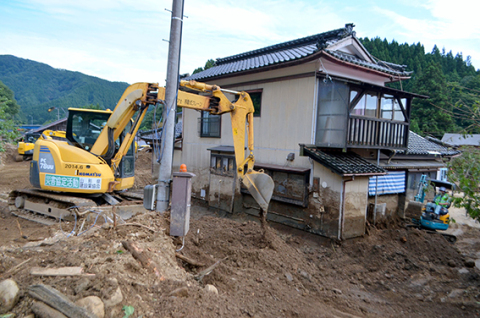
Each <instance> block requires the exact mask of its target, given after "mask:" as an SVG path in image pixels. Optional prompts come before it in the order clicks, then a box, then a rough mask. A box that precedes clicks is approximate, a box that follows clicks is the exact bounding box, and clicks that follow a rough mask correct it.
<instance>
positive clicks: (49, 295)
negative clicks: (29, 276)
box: [28, 284, 97, 318]
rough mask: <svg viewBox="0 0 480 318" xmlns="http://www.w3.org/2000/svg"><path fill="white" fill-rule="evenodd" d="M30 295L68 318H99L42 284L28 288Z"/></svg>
mask: <svg viewBox="0 0 480 318" xmlns="http://www.w3.org/2000/svg"><path fill="white" fill-rule="evenodd" d="M28 294H29V295H30V296H31V297H33V298H35V299H37V300H40V301H42V302H44V303H45V304H47V305H48V306H50V307H52V308H54V309H56V310H58V311H60V312H61V313H62V314H64V315H65V316H67V317H68V318H97V317H95V315H93V314H92V313H90V312H88V311H87V310H86V309H85V308H82V307H79V306H77V305H75V304H74V303H73V302H72V301H71V300H70V299H68V298H67V297H66V296H65V295H63V294H62V293H61V292H59V291H58V290H56V289H55V288H53V287H51V286H48V285H42V284H40V285H32V286H30V287H29V288H28ZM47 317H48V316H47ZM53 317H55V316H52V318H53ZM55 318H56V317H55Z"/></svg>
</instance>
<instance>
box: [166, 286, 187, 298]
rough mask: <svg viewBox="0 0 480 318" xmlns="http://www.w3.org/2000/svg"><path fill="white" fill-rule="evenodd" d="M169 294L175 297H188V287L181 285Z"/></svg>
mask: <svg viewBox="0 0 480 318" xmlns="http://www.w3.org/2000/svg"><path fill="white" fill-rule="evenodd" d="M168 296H175V297H188V288H187V287H180V288H177V289H175V290H174V291H172V292H171V293H170V294H168Z"/></svg>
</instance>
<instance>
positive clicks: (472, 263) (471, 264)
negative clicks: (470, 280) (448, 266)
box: [465, 258, 475, 268]
mask: <svg viewBox="0 0 480 318" xmlns="http://www.w3.org/2000/svg"><path fill="white" fill-rule="evenodd" d="M465 266H466V267H469V268H473V267H475V260H474V259H471V258H467V259H466V260H465Z"/></svg>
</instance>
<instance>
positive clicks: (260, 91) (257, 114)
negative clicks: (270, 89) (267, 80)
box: [245, 88, 263, 117]
mask: <svg viewBox="0 0 480 318" xmlns="http://www.w3.org/2000/svg"><path fill="white" fill-rule="evenodd" d="M245 92H247V93H248V94H249V95H250V98H251V99H252V103H253V108H255V112H254V113H253V117H261V116H262V98H263V88H260V89H251V90H247V91H245ZM257 94H259V95H260V98H259V103H260V104H259V105H255V104H256V103H255V100H254V97H253V96H252V95H257Z"/></svg>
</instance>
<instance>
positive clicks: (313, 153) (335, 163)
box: [303, 146, 386, 176]
mask: <svg viewBox="0 0 480 318" xmlns="http://www.w3.org/2000/svg"><path fill="white" fill-rule="evenodd" d="M303 150H304V153H305V154H306V155H307V156H309V157H310V158H312V159H313V160H315V161H317V162H318V163H320V164H321V165H323V166H325V167H327V168H329V169H331V170H332V171H333V172H335V173H337V174H340V175H342V176H353V175H365V176H373V175H383V174H386V171H385V169H383V168H381V167H379V166H377V165H375V164H372V163H370V162H368V161H367V160H365V159H363V158H362V157H360V156H359V155H357V154H355V153H353V152H342V151H335V150H332V151H330V150H320V149H319V148H317V147H307V146H304V148H303Z"/></svg>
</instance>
